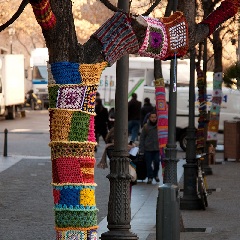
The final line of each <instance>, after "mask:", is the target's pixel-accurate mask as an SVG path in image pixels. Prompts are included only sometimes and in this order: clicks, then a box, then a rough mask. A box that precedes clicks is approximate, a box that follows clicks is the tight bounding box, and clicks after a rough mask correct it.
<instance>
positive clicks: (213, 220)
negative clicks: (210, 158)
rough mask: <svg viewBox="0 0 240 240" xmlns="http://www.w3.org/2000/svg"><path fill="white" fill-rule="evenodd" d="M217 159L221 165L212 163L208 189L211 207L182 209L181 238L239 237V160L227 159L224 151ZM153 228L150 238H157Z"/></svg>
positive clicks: (218, 239) (215, 239)
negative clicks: (225, 159) (182, 225)
mask: <svg viewBox="0 0 240 240" xmlns="http://www.w3.org/2000/svg"><path fill="white" fill-rule="evenodd" d="M217 160H218V162H219V163H218V164H215V165H210V167H211V168H212V171H213V174H212V175H208V176H207V184H208V188H209V189H212V190H213V191H212V194H211V195H209V196H208V204H209V206H208V207H207V208H206V210H205V211H204V210H181V215H182V218H183V224H184V228H185V232H181V233H180V240H223V239H224V240H239V239H240V228H239V222H240V208H239V197H240V184H238V183H239V173H240V162H236V161H233V160H232V161H230V160H229V161H227V162H224V161H223V152H218V153H217ZM182 185H183V183H180V184H179V187H180V188H182ZM153 225H154V224H153ZM153 230H154V232H153V233H150V234H149V236H148V237H147V240H155V239H156V233H155V228H154V229H153Z"/></svg>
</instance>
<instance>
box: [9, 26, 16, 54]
mask: <svg viewBox="0 0 240 240" xmlns="http://www.w3.org/2000/svg"><path fill="white" fill-rule="evenodd" d="M8 34H9V37H10V54H12V53H13V36H14V34H15V28H14V27H13V26H12V25H10V26H9V28H8Z"/></svg>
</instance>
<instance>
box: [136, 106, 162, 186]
mask: <svg viewBox="0 0 240 240" xmlns="http://www.w3.org/2000/svg"><path fill="white" fill-rule="evenodd" d="M139 154H144V159H145V161H146V167H147V178H148V181H147V183H148V184H151V183H152V181H153V179H155V181H156V182H159V181H160V179H159V177H158V172H159V165H160V152H159V143H158V130H157V114H156V112H155V111H153V112H151V113H150V114H149V117H148V121H147V123H145V124H144V126H143V128H142V132H141V135H140V144H139Z"/></svg>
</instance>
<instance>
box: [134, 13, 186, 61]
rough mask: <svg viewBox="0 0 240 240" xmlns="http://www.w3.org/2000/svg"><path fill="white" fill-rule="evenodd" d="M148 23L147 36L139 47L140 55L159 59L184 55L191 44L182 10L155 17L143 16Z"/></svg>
mask: <svg viewBox="0 0 240 240" xmlns="http://www.w3.org/2000/svg"><path fill="white" fill-rule="evenodd" d="M143 18H144V19H145V20H146V22H147V24H148V27H147V31H146V36H145V39H144V41H143V44H142V46H141V47H140V49H139V54H140V56H145V57H152V58H155V59H159V60H167V59H173V58H175V57H183V56H184V55H185V54H186V53H187V51H188V46H189V40H188V24H187V20H186V18H185V17H184V15H183V13H182V12H179V11H177V12H175V13H174V14H172V15H171V16H170V17H164V18H161V19H155V18H151V17H143Z"/></svg>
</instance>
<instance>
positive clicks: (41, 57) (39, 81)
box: [30, 48, 49, 108]
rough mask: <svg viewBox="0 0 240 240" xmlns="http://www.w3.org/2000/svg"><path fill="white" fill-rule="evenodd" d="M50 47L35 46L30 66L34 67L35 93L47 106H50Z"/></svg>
mask: <svg viewBox="0 0 240 240" xmlns="http://www.w3.org/2000/svg"><path fill="white" fill-rule="evenodd" d="M48 59H49V57H48V49H47V48H35V49H34V50H33V51H32V52H31V58H30V66H31V67H32V89H33V92H34V94H36V96H37V97H38V98H39V99H40V100H41V101H42V104H43V106H44V107H45V108H48V105H49V100H48V71H47V61H48Z"/></svg>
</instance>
